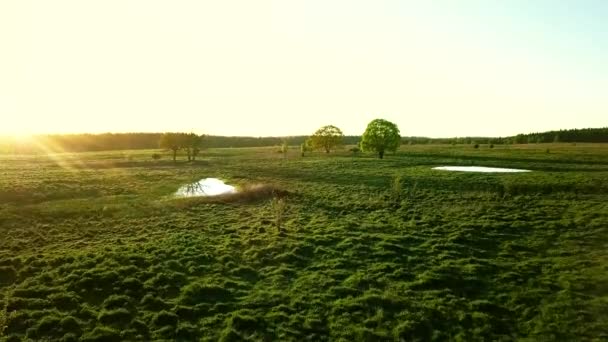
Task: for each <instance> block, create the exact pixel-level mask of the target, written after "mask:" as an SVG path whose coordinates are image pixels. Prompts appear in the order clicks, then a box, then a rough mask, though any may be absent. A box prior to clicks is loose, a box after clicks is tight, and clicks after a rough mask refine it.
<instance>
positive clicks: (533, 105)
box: [0, 0, 608, 137]
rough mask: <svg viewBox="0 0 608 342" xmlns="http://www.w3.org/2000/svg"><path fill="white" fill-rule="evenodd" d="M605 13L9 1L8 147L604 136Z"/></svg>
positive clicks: (511, 6) (352, 4)
mask: <svg viewBox="0 0 608 342" xmlns="http://www.w3.org/2000/svg"><path fill="white" fill-rule="evenodd" d="M606 17H608V3H606V2H603V1H590V0H589V1H579V2H576V3H574V2H568V3H556V2H553V1H536V2H533V3H532V2H529V1H511V2H508V3H498V2H484V1H472V0H471V1H461V2H458V4H455V3H448V2H443V3H441V4H439V2H435V3H433V4H431V3H429V2H424V1H405V2H403V1H256V2H247V1H223V2H221V3H217V2H207V1H181V2H168V1H143V0H134V1H116V0H112V1H104V2H93V1H64V0H62V1H53V2H35V1H12V2H2V3H0V42H2V44H3V46H4V49H5V52H4V53H3V54H2V55H1V56H0V61H1V63H0V115H1V116H2V118H4V120H3V122H2V125H0V135H7V134H41V133H42V134H44V133H105V132H115V133H122V132H166V131H185V132H190V131H193V132H196V133H204V134H210V135H223V136H255V137H257V136H296V135H310V134H311V133H312V132H314V131H315V130H316V129H317V128H319V127H320V126H322V125H326V124H333V125H336V126H338V127H340V128H341V129H342V130H343V131H344V133H345V134H347V135H360V134H361V133H362V132H363V131H364V129H365V126H366V125H367V123H368V122H369V121H371V120H372V119H375V118H385V119H387V120H390V121H393V122H395V123H397V124H398V125H399V128H400V129H401V134H402V135H403V136H425V137H457V136H460V137H463V136H486V137H499V136H512V135H516V134H519V133H531V132H542V131H549V130H559V129H571V128H588V127H606V126H607V124H608V120H606V118H607V117H608V115H607V114H608V102H606V101H605V96H606V89H608V64H606V63H605V61H606V60H608V24H607V23H606V21H605V20H604V19H605V18H606Z"/></svg>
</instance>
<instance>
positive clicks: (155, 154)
mask: <svg viewBox="0 0 608 342" xmlns="http://www.w3.org/2000/svg"><path fill="white" fill-rule="evenodd" d="M161 158H162V156H161V155H160V153H154V154H152V159H154V160H160V159H161Z"/></svg>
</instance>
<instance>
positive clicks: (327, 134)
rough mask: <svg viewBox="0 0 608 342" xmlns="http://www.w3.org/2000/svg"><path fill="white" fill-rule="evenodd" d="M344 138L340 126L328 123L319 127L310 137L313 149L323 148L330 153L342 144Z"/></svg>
mask: <svg viewBox="0 0 608 342" xmlns="http://www.w3.org/2000/svg"><path fill="white" fill-rule="evenodd" d="M343 139H344V134H343V133H342V131H341V130H340V129H339V128H338V127H336V126H332V125H327V126H323V127H321V128H319V129H318V130H317V131H316V132H315V133H314V134H313V135H312V136H311V137H310V146H311V147H312V148H313V149H322V150H324V151H325V152H326V153H329V152H331V150H333V149H334V148H335V147H336V146H338V145H341V144H342V140H343Z"/></svg>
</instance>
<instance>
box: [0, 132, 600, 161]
mask: <svg viewBox="0 0 608 342" xmlns="http://www.w3.org/2000/svg"><path fill="white" fill-rule="evenodd" d="M180 134H181V133H180ZM162 136H163V133H104V134H61V135H58V134H53V135H37V136H35V137H34V139H31V140H20V139H13V138H7V137H4V138H2V137H0V153H16V154H32V153H46V152H88V151H110V150H131V149H133V150H135V149H155V148H159V147H160V145H159V144H160V141H161V137H162ZM309 138H310V137H309V136H304V135H302V136H291V137H234V136H233V137H230V136H212V135H205V136H204V138H203V139H202V140H200V141H199V145H197V146H196V148H192V147H191V148H190V158H196V155H195V154H197V153H198V151H197V149H198V150H200V149H202V148H219V147H264V146H282V145H283V144H284V143H285V142H286V143H287V144H288V145H291V146H298V145H302V144H305V143H306V141H307V140H308V139H309ZM361 139H362V137H361V136H353V135H350V136H349V135H345V136H342V138H341V144H343V145H357V144H359V142H360V141H361ZM551 142H565V143H574V142H588V143H608V127H604V128H585V129H568V130H559V131H549V132H542V133H530V134H518V135H516V136H512V137H498V138H496V137H457V138H427V137H415V136H412V137H401V143H402V144H404V145H417V144H472V145H475V144H494V145H501V144H536V143H551ZM180 149H182V148H181V147H180ZM184 151H186V153H187V152H188V149H185V150H184Z"/></svg>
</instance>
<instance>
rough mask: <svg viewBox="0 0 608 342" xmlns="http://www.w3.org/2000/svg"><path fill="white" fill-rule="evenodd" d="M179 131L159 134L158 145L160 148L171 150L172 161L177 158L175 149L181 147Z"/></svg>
mask: <svg viewBox="0 0 608 342" xmlns="http://www.w3.org/2000/svg"><path fill="white" fill-rule="evenodd" d="M181 140H182V139H180V134H179V133H163V134H162V135H161V136H160V142H159V146H160V148H166V149H169V150H171V151H173V161H175V160H176V159H177V151H179V149H180V148H181V143H182V141H181Z"/></svg>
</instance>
